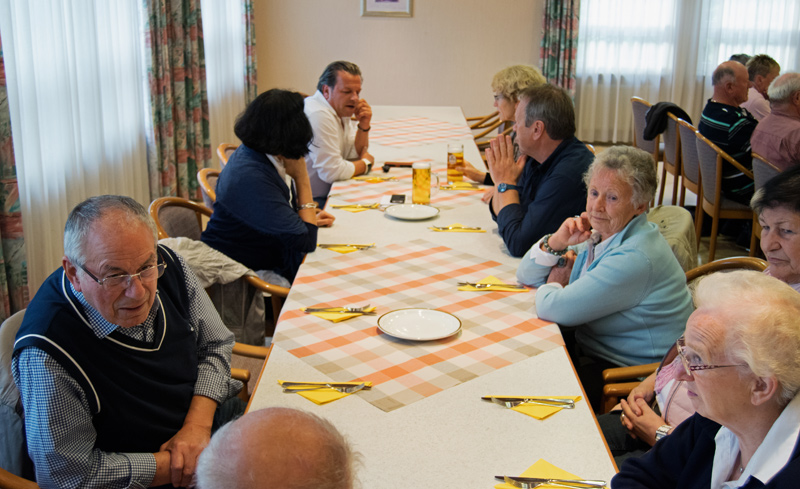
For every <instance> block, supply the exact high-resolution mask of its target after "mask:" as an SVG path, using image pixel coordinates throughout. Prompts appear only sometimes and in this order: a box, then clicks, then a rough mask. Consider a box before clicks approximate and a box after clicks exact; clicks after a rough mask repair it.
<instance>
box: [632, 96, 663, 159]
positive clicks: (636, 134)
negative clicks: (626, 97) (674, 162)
mask: <svg viewBox="0 0 800 489" xmlns="http://www.w3.org/2000/svg"><path fill="white" fill-rule="evenodd" d="M650 107H652V105H651V104H650V102H648V101H646V100H644V99H641V98H639V97H631V108H632V110H633V145H634V146H635V147H637V148H639V149H643V150H645V151H647V152H648V153H650V154H651V155H653V160H654V161H655V163H656V167H658V162H659V161H661V154H662V152H663V150H662V149H661V147H660V136H661V135H660V134H659V135H657V136H656V137H655V138H654V139H653V140H652V141H647V140H646V139H645V138H644V128H645V126H646V125H647V122H646V121H645V116H646V115H647V111H648V110H649V109H650Z"/></svg>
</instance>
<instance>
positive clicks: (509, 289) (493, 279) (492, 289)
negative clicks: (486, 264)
mask: <svg viewBox="0 0 800 489" xmlns="http://www.w3.org/2000/svg"><path fill="white" fill-rule="evenodd" d="M475 283H477V284H505V283H506V282H503V281H502V280H500V279H499V278H497V277H492V276H488V277H486V278H485V279H483V280H478V281H477V282H475ZM458 290H464V291H467V292H528V289H525V288H522V289H517V288H513V287H503V286H497V287H488V288H486V289H478V288H476V287H473V286H472V285H462V286H461V287H459V288H458Z"/></svg>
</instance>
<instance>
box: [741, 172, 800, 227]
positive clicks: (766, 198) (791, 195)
mask: <svg viewBox="0 0 800 489" xmlns="http://www.w3.org/2000/svg"><path fill="white" fill-rule="evenodd" d="M750 207H751V208H752V209H753V211H755V213H756V215H757V216H760V215H761V212H762V211H763V210H764V209H775V208H777V207H786V209H788V210H790V211H792V212H795V213H799V214H800V166H795V167H792V168H790V169H789V170H786V171H783V172H781V173H778V174H777V175H775V176H774V177H772V178H771V179H770V180H769V181H768V182H767V183H765V184H764V186H763V187H761V188H760V189H758V190H756V193H755V195H753V198H752V199H751V200H750Z"/></svg>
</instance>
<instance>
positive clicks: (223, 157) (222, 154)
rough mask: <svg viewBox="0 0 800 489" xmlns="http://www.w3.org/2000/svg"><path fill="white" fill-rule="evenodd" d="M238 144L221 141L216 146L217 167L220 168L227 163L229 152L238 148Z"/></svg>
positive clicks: (231, 152)
mask: <svg viewBox="0 0 800 489" xmlns="http://www.w3.org/2000/svg"><path fill="white" fill-rule="evenodd" d="M238 147H239V145H238V144H230V143H222V144H220V145H219V146H217V156H218V157H219V169H220V170H222V169H223V168H225V165H227V164H228V158H230V156H231V154H233V152H234V151H236V148H238Z"/></svg>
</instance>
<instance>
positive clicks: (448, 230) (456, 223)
mask: <svg viewBox="0 0 800 489" xmlns="http://www.w3.org/2000/svg"><path fill="white" fill-rule="evenodd" d="M458 227H475V226H464V225H463V224H461V223H458V222H454V223H453V224H450V225H447V226H440V228H458ZM428 229H430V230H431V231H436V232H437V233H485V232H486V230H485V229H437V228H435V227H431V228H428Z"/></svg>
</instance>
